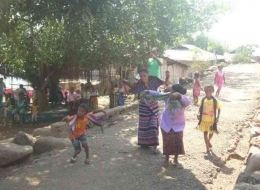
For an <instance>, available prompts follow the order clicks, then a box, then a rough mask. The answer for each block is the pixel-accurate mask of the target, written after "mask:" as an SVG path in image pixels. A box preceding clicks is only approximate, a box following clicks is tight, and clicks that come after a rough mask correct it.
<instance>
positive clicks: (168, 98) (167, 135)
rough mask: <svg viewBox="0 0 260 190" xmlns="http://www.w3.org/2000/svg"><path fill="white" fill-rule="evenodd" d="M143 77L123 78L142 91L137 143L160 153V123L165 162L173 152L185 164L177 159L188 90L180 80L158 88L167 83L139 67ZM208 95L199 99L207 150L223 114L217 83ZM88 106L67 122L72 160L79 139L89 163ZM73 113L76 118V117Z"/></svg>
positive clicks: (181, 145)
mask: <svg viewBox="0 0 260 190" xmlns="http://www.w3.org/2000/svg"><path fill="white" fill-rule="evenodd" d="M139 75H140V80H139V81H138V82H137V83H135V84H130V83H129V82H126V81H123V83H124V85H127V86H128V87H129V88H130V90H129V93H132V94H136V93H140V103H139V126H138V145H139V146H141V147H143V148H146V147H149V146H152V147H153V149H152V150H153V151H152V152H153V153H154V154H157V153H159V151H158V149H157V147H158V145H159V139H158V135H159V126H160V128H161V133H162V138H163V154H164V155H165V161H164V165H165V166H167V165H168V164H169V158H170V155H174V156H175V157H174V162H173V164H174V165H176V167H182V165H181V164H180V163H179V161H178V156H179V155H181V154H184V153H185V150H184V142H183V131H184V129H185V116H184V112H185V108H186V107H187V106H189V105H190V103H191V100H190V98H188V97H187V96H186V95H185V94H186V92H187V89H185V88H184V87H183V86H182V85H180V84H174V85H172V86H168V87H167V88H166V90H165V92H159V91H158V88H159V86H161V85H163V84H165V81H162V80H161V79H159V78H158V77H156V76H149V71H148V69H147V68H141V69H139ZM204 91H205V93H206V96H205V97H204V98H203V99H202V101H201V103H200V108H199V111H198V115H197V118H198V128H199V130H200V131H202V132H203V134H204V140H205V145H206V151H207V152H209V151H210V150H211V148H212V144H211V139H212V137H213V134H214V133H218V130H217V123H218V121H219V117H220V109H221V104H220V102H219V101H218V100H217V99H216V98H214V97H213V93H214V86H213V85H207V86H205V88H204ZM159 100H163V101H164V102H165V106H164V110H163V111H162V113H161V116H160V117H159V104H158V101H159ZM87 114H88V106H87V105H86V104H81V105H80V106H79V109H78V112H77V114H75V116H74V117H77V120H75V121H74V123H73V125H72V123H71V121H72V118H71V117H66V118H65V119H64V120H65V121H67V122H68V124H69V126H74V128H70V133H69V134H70V138H71V140H72V144H73V146H74V148H75V152H74V155H73V157H72V158H71V162H72V163H74V162H75V161H76V157H77V155H78V154H79V152H80V142H81V144H82V146H83V147H84V149H85V153H86V162H85V163H86V164H88V163H89V153H88V151H89V147H88V144H87V139H86V135H85V133H86V127H85V126H86V124H87V123H88V119H87V117H86V116H87ZM74 117H73V118H74Z"/></svg>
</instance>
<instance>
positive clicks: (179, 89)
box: [172, 84, 187, 95]
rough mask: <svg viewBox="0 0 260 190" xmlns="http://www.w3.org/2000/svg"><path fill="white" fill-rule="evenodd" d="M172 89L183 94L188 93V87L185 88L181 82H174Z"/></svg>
mask: <svg viewBox="0 0 260 190" xmlns="http://www.w3.org/2000/svg"><path fill="white" fill-rule="evenodd" d="M172 90H173V92H178V93H180V94H182V95H184V94H186V93H187V89H186V88H184V87H183V86H182V85H181V84H174V85H172Z"/></svg>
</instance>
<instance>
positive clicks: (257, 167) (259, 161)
mask: <svg viewBox="0 0 260 190" xmlns="http://www.w3.org/2000/svg"><path fill="white" fill-rule="evenodd" d="M255 171H260V154H252V155H251V156H250V155H249V158H248V160H247V166H246V169H245V172H246V173H253V172H255Z"/></svg>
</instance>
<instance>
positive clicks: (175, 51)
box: [163, 44, 224, 83]
mask: <svg viewBox="0 0 260 190" xmlns="http://www.w3.org/2000/svg"><path fill="white" fill-rule="evenodd" d="M163 58H164V62H165V63H167V66H168V70H169V71H170V73H171V75H172V76H171V79H170V82H172V83H177V82H178V81H179V78H182V77H191V78H192V77H193V73H194V72H195V70H194V69H192V67H191V66H192V64H193V63H194V61H195V60H196V61H199V62H210V63H211V64H214V63H215V62H216V61H218V60H219V61H221V60H224V57H223V56H220V55H215V54H213V53H211V52H208V51H205V50H203V49H200V48H198V47H196V46H194V45H187V44H182V45H180V46H177V47H175V48H172V49H169V50H165V51H164V54H163Z"/></svg>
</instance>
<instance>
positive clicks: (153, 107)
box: [124, 68, 164, 153]
mask: <svg viewBox="0 0 260 190" xmlns="http://www.w3.org/2000/svg"><path fill="white" fill-rule="evenodd" d="M138 73H139V75H140V80H139V81H138V82H137V84H135V85H131V84H129V83H128V82H126V81H124V83H125V84H126V85H127V86H129V87H130V88H131V89H130V90H129V93H131V94H137V93H141V92H143V91H146V90H155V91H156V90H157V89H158V87H159V86H161V85H163V84H164V82H163V81H162V80H160V79H159V78H157V77H155V76H149V74H148V70H147V69H146V68H141V69H139V71H138ZM158 118H159V108H158V102H154V103H153V104H149V105H148V104H146V103H145V102H143V101H142V100H140V104H139V126H138V145H140V146H141V147H148V146H153V153H158V150H157V146H158V145H159V140H158V134H159V132H158V127H159V123H158Z"/></svg>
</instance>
